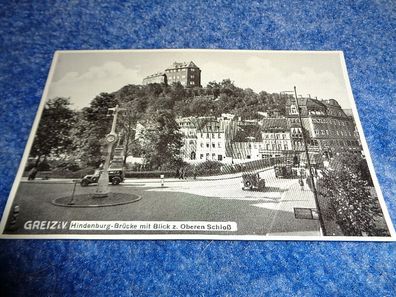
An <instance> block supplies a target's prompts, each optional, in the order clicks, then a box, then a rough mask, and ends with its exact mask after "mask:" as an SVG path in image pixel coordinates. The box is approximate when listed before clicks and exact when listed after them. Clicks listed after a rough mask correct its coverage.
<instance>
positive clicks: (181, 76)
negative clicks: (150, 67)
mask: <svg viewBox="0 0 396 297" xmlns="http://www.w3.org/2000/svg"><path fill="white" fill-rule="evenodd" d="M152 83H165V84H169V85H171V84H173V83H181V84H182V85H183V86H184V87H201V69H199V67H198V66H197V65H195V63H194V62H193V61H191V62H189V63H186V62H181V63H180V62H174V63H173V64H172V65H171V66H169V67H168V68H166V69H165V71H164V72H159V73H155V74H152V75H149V76H147V77H145V78H144V79H143V84H144V85H147V84H152Z"/></svg>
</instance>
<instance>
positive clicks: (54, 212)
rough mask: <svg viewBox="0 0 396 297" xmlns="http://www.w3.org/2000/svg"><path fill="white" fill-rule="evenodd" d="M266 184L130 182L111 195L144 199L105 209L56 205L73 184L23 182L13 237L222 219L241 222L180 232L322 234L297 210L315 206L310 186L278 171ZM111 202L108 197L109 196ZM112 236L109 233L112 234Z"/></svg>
mask: <svg viewBox="0 0 396 297" xmlns="http://www.w3.org/2000/svg"><path fill="white" fill-rule="evenodd" d="M260 176H261V177H262V178H264V179H265V180H266V189H265V191H263V192H259V191H244V190H242V188H241V180H242V179H241V177H240V175H235V176H230V177H225V178H223V179H221V176H220V177H208V178H198V179H197V180H193V179H188V180H178V179H166V178H165V180H164V186H163V187H162V186H161V180H160V179H127V180H126V181H125V182H124V183H123V184H121V185H119V186H110V191H112V192H117V193H133V194H136V195H140V196H141V197H142V199H141V200H140V201H137V202H135V203H131V204H126V205H119V206H111V207H100V208H68V207H60V206H55V205H53V204H52V203H51V201H52V200H54V199H56V198H59V197H67V196H70V195H71V193H72V190H73V184H72V182H71V180H35V181H29V182H28V181H23V182H21V184H20V187H19V189H18V192H17V195H16V198H15V201H14V205H19V207H20V214H19V216H18V219H17V223H16V228H15V229H16V230H15V231H10V232H9V233H12V234H26V233H29V234H31V233H49V232H50V233H56V234H67V233H69V232H71V231H69V230H51V231H48V230H24V229H23V225H24V223H25V222H26V221H29V220H33V221H36V220H38V221H71V220H84V221H91V220H92V221H102V220H103V221H112V220H115V221H208V222H209V221H216V222H226V221H229V222H236V223H237V226H238V230H237V231H233V232H229V233H224V232H218V231H217V232H216V231H213V232H210V233H208V232H204V231H194V232H192V231H179V232H180V233H181V234H186V233H194V234H222V235H224V234H227V235H291V234H293V235H294V236H295V235H319V224H318V221H316V220H309V219H296V218H295V216H294V210H293V208H294V207H306V208H315V204H314V198H313V194H312V192H311V191H309V190H308V189H307V188H306V189H305V190H304V191H301V189H300V187H299V185H298V181H297V180H296V179H278V178H275V175H274V171H273V170H272V169H271V170H267V171H264V172H261V173H260ZM95 188H96V186H95V185H90V186H89V187H86V188H83V187H81V186H80V185H77V187H76V193H75V194H76V195H80V194H88V193H93V192H94V191H95ZM104 199H106V198H104ZM101 232H102V233H103V232H106V231H84V232H82V231H73V233H75V234H82V233H84V234H87V233H88V234H98V233H101ZM142 232H143V231H136V230H135V231H122V232H120V231H112V234H142ZM144 233H147V234H150V233H151V234H152V233H155V234H157V233H158V234H166V233H172V231H144ZM107 234H108V233H107Z"/></svg>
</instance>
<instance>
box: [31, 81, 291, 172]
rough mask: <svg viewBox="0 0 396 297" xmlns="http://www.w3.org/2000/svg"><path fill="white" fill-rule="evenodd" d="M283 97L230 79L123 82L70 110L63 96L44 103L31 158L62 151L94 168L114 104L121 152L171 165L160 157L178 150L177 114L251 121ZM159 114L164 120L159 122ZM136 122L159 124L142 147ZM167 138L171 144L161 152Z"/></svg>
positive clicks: (281, 104) (281, 105)
mask: <svg viewBox="0 0 396 297" xmlns="http://www.w3.org/2000/svg"><path fill="white" fill-rule="evenodd" d="M285 101H286V97H285V96H282V97H280V96H279V94H269V93H266V92H260V93H259V94H257V93H255V92H254V91H252V90H251V89H241V88H238V87H236V86H235V85H234V84H233V82H231V81H230V80H229V79H226V80H223V81H222V82H220V83H218V82H210V83H209V84H208V85H207V86H206V87H205V88H200V87H196V88H185V87H183V86H182V85H181V84H180V83H176V84H173V85H165V84H149V85H146V86H141V85H127V86H125V87H123V88H121V89H120V90H118V91H116V92H114V93H110V94H109V93H101V94H99V95H97V96H96V97H95V98H93V99H92V101H91V103H90V106H88V107H85V108H83V109H82V110H80V111H72V110H71V109H70V107H69V105H70V103H69V101H68V100H67V99H64V98H55V99H52V100H49V101H48V103H47V107H46V109H45V110H44V112H43V118H42V121H41V122H40V127H39V130H38V132H37V136H36V141H35V144H34V146H33V149H32V156H37V157H39V156H48V155H53V156H55V155H59V153H60V152H62V153H63V154H66V155H67V156H68V158H67V159H68V162H74V161H73V160H77V161H78V163H79V164H80V165H81V166H82V167H84V166H94V167H96V166H98V165H99V164H100V163H102V162H103V159H104V154H105V153H106V150H104V145H105V142H104V138H105V136H106V134H108V133H109V132H110V127H111V121H112V115H111V113H110V112H109V108H112V107H115V106H116V105H117V104H118V105H119V106H120V107H122V108H124V111H122V112H120V114H119V118H118V121H117V128H116V130H117V133H120V135H121V139H120V142H119V143H118V144H117V145H118V146H120V145H121V146H123V148H124V152H125V155H126V156H127V155H134V156H143V157H144V158H145V160H146V164H149V166H150V167H152V168H159V167H164V166H165V167H166V166H171V163H172V164H173V165H172V166H174V163H175V162H176V163H177V162H179V159H178V157H177V156H176V155H173V157H172V158H171V159H169V161H164V160H165V158H164V157H161V154H165V155H166V156H168V155H169V154H168V153H169V152H172V154H174V153H176V154H179V151H180V146H181V135H179V133H178V128H177V125H176V122H175V121H174V120H175V118H176V117H178V116H220V115H221V114H222V113H233V114H235V115H237V116H240V117H242V118H244V119H254V118H259V117H260V116H259V115H258V113H257V112H258V111H263V112H277V113H278V114H281V115H282V114H284V112H285ZM55 105H56V106H55ZM161 117H166V119H167V120H166V121H164V122H163V123H161ZM172 121H173V122H172ZM138 122H151V124H152V125H159V128H158V129H155V130H153V131H150V133H146V135H145V139H144V141H145V149H144V150H143V149H142V144H141V143H139V142H138V141H136V140H135V133H136V124H137V123H138ZM49 127H51V129H49ZM49 130H51V131H52V132H53V135H52V134H51V137H48V136H49V135H48V131H49ZM165 133H168V134H167V135H165ZM241 133H242V134H241V135H239V136H240V137H239V138H240V139H241V141H242V140H244V138H245V135H243V131H242V132H241ZM259 134H260V133H258V135H259ZM258 138H259V137H258ZM48 139H51V140H50V141H47V140H48ZM167 141H170V143H171V144H172V145H174V147H173V148H169V151H161V150H160V148H161V149H162V147H166V146H165V145H164V144H165V142H167ZM160 146H161V147H160ZM168 146H169V145H168ZM156 154H157V155H156ZM168 157H169V158H170V155H169V156H168ZM124 162H125V160H124ZM165 163H167V164H165ZM172 166H171V167H172Z"/></svg>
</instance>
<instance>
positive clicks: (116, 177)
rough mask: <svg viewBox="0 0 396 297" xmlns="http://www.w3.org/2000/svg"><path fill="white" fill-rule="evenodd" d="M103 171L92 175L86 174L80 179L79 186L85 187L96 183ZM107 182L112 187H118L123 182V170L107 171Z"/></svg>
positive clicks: (113, 169)
mask: <svg viewBox="0 0 396 297" xmlns="http://www.w3.org/2000/svg"><path fill="white" fill-rule="evenodd" d="M102 172H103V170H97V171H95V173H94V174H88V175H86V176H84V177H83V178H82V179H81V182H80V184H81V186H82V187H86V186H88V185H89V184H93V183H97V182H98V180H99V177H100V175H101V174H102ZM108 172H109V182H110V183H111V184H112V185H118V184H120V183H121V182H123V181H124V179H125V175H124V169H122V168H112V169H110V170H109V171H108Z"/></svg>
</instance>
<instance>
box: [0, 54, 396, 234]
mask: <svg viewBox="0 0 396 297" xmlns="http://www.w3.org/2000/svg"><path fill="white" fill-rule="evenodd" d="M394 235H395V232H394V228H393V226H392V224H391V221H390V218H389V214H388V211H387V209H386V205H385V202H384V199H383V197H382V194H381V190H380V187H379V183H378V180H377V178H376V175H375V170H374V167H373V164H372V160H371V157H370V153H369V150H368V146H367V143H366V140H365V138H364V133H363V130H362V125H361V123H360V120H359V116H358V111H357V108H356V105H355V102H354V99H353V95H352V89H351V86H350V82H349V79H348V75H347V69H346V65H345V60H344V55H343V53H342V52H339V51H328V52H326V51H321V52H315V51H240V50H110V51H99V50H98V51H57V52H56V53H55V55H54V59H53V62H52V66H51V70H50V73H49V76H48V80H47V84H46V86H45V89H44V92H43V97H42V100H41V103H40V106H39V109H38V111H37V115H36V119H35V121H34V123H33V126H32V131H31V134H30V137H29V140H28V143H27V146H26V149H25V153H24V155H23V158H22V161H21V165H20V168H19V170H18V173H17V175H16V178H15V181H14V184H13V187H12V190H11V192H10V195H9V199H8V202H7V205H6V208H5V211H4V214H3V217H2V221H1V237H6V238H62V239H68V238H70V239H78V238H81V239H213V240H359V241H391V240H394V238H395V236H394Z"/></svg>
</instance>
